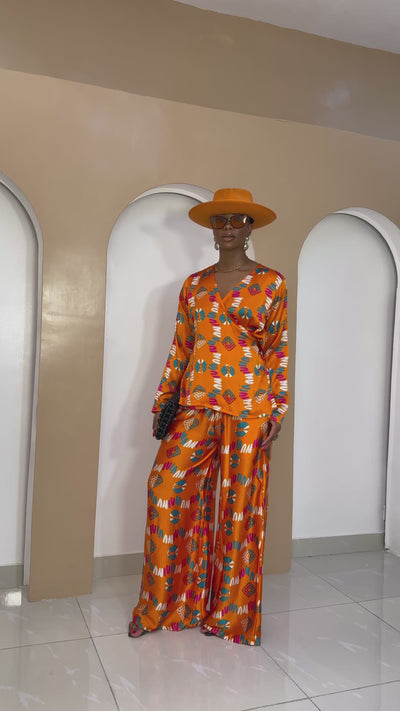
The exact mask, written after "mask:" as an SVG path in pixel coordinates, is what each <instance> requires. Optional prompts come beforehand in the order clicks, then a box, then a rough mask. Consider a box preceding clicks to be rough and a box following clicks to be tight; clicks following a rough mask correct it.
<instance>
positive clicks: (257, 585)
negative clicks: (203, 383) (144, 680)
mask: <svg viewBox="0 0 400 711" xmlns="http://www.w3.org/2000/svg"><path fill="white" fill-rule="evenodd" d="M267 427H268V420H266V419H262V418H252V419H248V420H240V419H239V418H237V417H232V416H230V415H227V414H224V413H221V412H217V411H214V410H211V409H205V410H190V409H187V408H181V409H179V410H178V414H177V416H176V418H175V421H174V423H173V425H172V426H171V428H170V432H169V433H168V435H167V437H166V438H165V439H164V440H163V441H162V443H161V445H160V449H159V451H158V454H157V457H156V460H155V463H154V465H153V468H152V471H151V473H150V476H149V480H148V509H147V524H146V534H145V548H144V552H145V558H144V568H143V577H142V586H141V592H140V598H139V602H138V604H137V605H136V607H135V609H134V610H133V616H132V618H133V620H134V622H135V623H136V624H137V625H138V626H139V627H141V628H143V629H145V630H156V629H169V630H181V629H184V628H188V627H194V626H196V625H199V624H204V625H205V626H206V627H207V629H208V630H209V631H211V632H213V633H214V634H215V635H217V636H218V637H223V638H224V639H229V640H231V641H233V642H239V643H242V644H254V645H259V644H260V642H261V597H262V563H263V553H264V541H265V526H266V517H267V491H268V465H269V458H268V454H267V452H265V450H263V449H261V447H260V442H261V438H262V435H263V434H264V433H265V432H266V430H267ZM219 469H220V472H221V489H220V497H219V507H218V509H219V514H218V526H217V531H216V537H215V549H214V545H213V544H214V511H215V490H216V482H217V476H218V470H219ZM210 588H211V595H210Z"/></svg>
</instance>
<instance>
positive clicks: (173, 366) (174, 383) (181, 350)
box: [152, 282, 194, 412]
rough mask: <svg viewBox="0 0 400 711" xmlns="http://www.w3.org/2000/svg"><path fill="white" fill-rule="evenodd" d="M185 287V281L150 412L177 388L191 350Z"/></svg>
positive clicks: (159, 408) (158, 409)
mask: <svg viewBox="0 0 400 711" xmlns="http://www.w3.org/2000/svg"><path fill="white" fill-rule="evenodd" d="M185 287H186V282H185V283H184V285H183V287H182V289H181V292H180V294H179V305H178V313H177V315H176V324H175V334H174V339H173V341H172V346H171V349H170V352H169V355H168V358H167V363H166V365H165V368H164V372H163V374H162V378H161V381H160V385H159V386H158V389H157V392H156V395H155V398H154V405H153V407H152V412H160V411H161V410H162V408H163V406H164V404H165V403H166V402H167V400H169V398H170V397H171V395H173V394H174V393H175V392H176V391H177V390H178V389H179V386H180V382H181V379H182V375H183V373H184V372H185V369H186V367H187V364H188V362H189V358H190V354H191V352H192V350H193V342H194V333H193V326H192V324H191V323H190V317H189V310H188V303H187V295H186V289H185Z"/></svg>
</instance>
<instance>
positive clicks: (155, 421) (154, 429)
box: [153, 412, 160, 437]
mask: <svg viewBox="0 0 400 711" xmlns="http://www.w3.org/2000/svg"><path fill="white" fill-rule="evenodd" d="M159 419H160V413H159V412H155V413H154V417H153V437H154V435H155V433H156V429H157V427H158V420H159Z"/></svg>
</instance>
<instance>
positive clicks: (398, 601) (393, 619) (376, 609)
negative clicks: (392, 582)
mask: <svg viewBox="0 0 400 711" xmlns="http://www.w3.org/2000/svg"><path fill="white" fill-rule="evenodd" d="M362 606H363V607H365V608H366V609H367V610H370V612H373V614H374V615H376V616H377V617H380V618H381V620H384V621H385V622H387V623H388V625H391V626H392V627H395V628H396V629H397V630H399V631H400V597H389V598H386V599H384V600H370V601H369V602H363V603H362ZM399 708H400V707H399Z"/></svg>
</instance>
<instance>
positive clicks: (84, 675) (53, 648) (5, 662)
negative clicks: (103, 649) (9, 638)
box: [0, 640, 117, 711]
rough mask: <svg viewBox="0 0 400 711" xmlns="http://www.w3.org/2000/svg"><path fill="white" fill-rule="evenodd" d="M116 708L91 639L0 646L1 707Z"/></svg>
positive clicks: (95, 710)
mask: <svg viewBox="0 0 400 711" xmlns="http://www.w3.org/2000/svg"><path fill="white" fill-rule="evenodd" d="M42 708H44V709H51V711H117V705H116V703H115V700H114V697H113V695H112V693H111V690H110V687H109V685H108V683H107V679H106V677H105V675H104V672H103V670H102V668H101V664H100V662H99V659H98V656H97V654H96V651H95V649H94V647H93V642H92V641H91V640H76V641H72V642H58V643H56V644H42V645H35V646H31V647H22V648H20V649H3V650H1V651H0V709H1V710H2V711H22V709H24V710H26V709H42Z"/></svg>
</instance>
